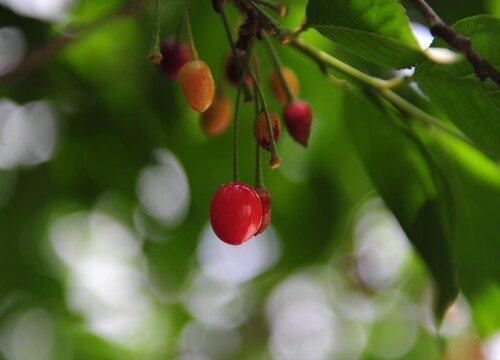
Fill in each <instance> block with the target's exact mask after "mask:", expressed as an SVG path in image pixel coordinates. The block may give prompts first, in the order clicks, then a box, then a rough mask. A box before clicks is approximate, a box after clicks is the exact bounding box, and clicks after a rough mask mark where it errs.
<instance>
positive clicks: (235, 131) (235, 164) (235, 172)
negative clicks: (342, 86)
mask: <svg viewBox="0 0 500 360" xmlns="http://www.w3.org/2000/svg"><path fill="white" fill-rule="evenodd" d="M242 79H243V78H242ZM242 79H240V83H239V85H238V90H237V92H236V105H235V107H234V124H233V181H238V179H239V176H238V114H239V110H240V98H241V85H242V81H243V80H242Z"/></svg>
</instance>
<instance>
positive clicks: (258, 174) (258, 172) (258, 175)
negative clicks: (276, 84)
mask: <svg viewBox="0 0 500 360" xmlns="http://www.w3.org/2000/svg"><path fill="white" fill-rule="evenodd" d="M255 74H256V78H257V80H260V79H259V71H258V68H256V70H255ZM253 89H254V103H255V118H257V115H258V114H259V110H260V104H259V94H258V93H257V87H256V86H254V88H253ZM260 153H261V151H260V144H259V142H258V141H257V139H256V140H255V188H261V187H264V180H263V178H262V159H261V155H260Z"/></svg>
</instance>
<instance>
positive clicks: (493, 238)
mask: <svg viewBox="0 0 500 360" xmlns="http://www.w3.org/2000/svg"><path fill="white" fill-rule="evenodd" d="M434 135H435V136H433V137H432V142H430V143H429V146H430V148H431V149H432V151H433V153H434V155H435V157H436V159H437V161H438V162H439V164H440V166H441V167H442V168H443V171H444V172H445V173H446V174H447V178H448V182H449V184H450V190H451V194H452V198H453V204H454V206H453V212H454V213H453V216H454V218H455V222H454V224H455V226H454V232H453V236H452V238H453V240H452V244H453V249H454V251H455V253H456V266H457V273H458V277H459V282H460V286H461V289H462V290H463V292H464V293H465V295H466V296H467V298H468V300H469V302H471V303H472V305H473V306H474V305H475V304H476V303H482V302H484V301H485V295H486V294H490V295H488V296H490V297H491V296H492V295H491V294H492V289H493V286H494V285H495V284H496V286H498V285H499V284H500V266H499V265H498V259H499V258H498V256H499V254H500V241H499V239H500V218H499V214H500V168H499V167H498V165H497V164H496V163H494V162H493V161H491V160H490V159H488V158H487V157H485V156H484V155H483V154H481V153H480V152H478V151H476V150H474V149H473V148H471V147H470V146H468V145H466V144H464V143H462V142H460V141H458V140H456V139H454V138H451V137H449V136H447V135H444V134H437V133H436V134H434ZM493 292H494V293H496V294H497V295H496V297H497V298H500V297H499V295H498V294H499V291H498V289H497V290H496V292H495V291H493ZM497 305H498V303H497ZM478 315H479V314H478ZM488 318H489V319H484V316H482V315H481V318H480V319H479V318H478V319H477V320H478V321H476V325H477V326H478V327H479V328H480V330H482V332H483V333H486V332H491V331H493V330H494V329H497V328H498V326H499V325H500V323H499V322H498V321H496V322H495V324H491V321H492V320H493V319H497V320H500V308H499V307H498V306H496V307H495V308H494V309H491V313H489V315H488Z"/></svg>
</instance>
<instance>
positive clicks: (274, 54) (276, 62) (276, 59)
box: [261, 31, 295, 103]
mask: <svg viewBox="0 0 500 360" xmlns="http://www.w3.org/2000/svg"><path fill="white" fill-rule="evenodd" d="M261 36H262V39H264V43H265V44H266V48H267V51H268V52H269V55H270V57H271V60H272V62H273V65H274V68H275V69H276V72H277V73H278V77H279V79H280V82H281V85H282V86H283V88H284V89H285V93H286V97H287V100H288V102H289V103H291V102H292V101H293V100H294V98H295V96H294V95H293V93H292V90H290V87H289V86H288V83H287V82H286V79H285V75H283V64H282V63H281V59H280V57H279V56H278V53H277V52H276V49H275V48H274V46H273V44H272V42H271V40H270V39H269V36H267V34H265V33H264V32H263V31H261Z"/></svg>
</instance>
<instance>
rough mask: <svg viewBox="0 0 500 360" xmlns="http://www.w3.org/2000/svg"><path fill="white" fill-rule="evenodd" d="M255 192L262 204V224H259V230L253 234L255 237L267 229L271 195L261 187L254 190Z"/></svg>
mask: <svg viewBox="0 0 500 360" xmlns="http://www.w3.org/2000/svg"><path fill="white" fill-rule="evenodd" d="M255 192H256V193H257V195H259V198H260V202H261V204H262V223H261V224H260V227H259V230H257V232H256V233H255V235H259V234H262V233H263V232H264V231H265V230H266V229H267V227H268V226H269V223H270V222H271V195H270V194H269V191H267V189H266V188H262V187H260V188H256V189H255Z"/></svg>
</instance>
